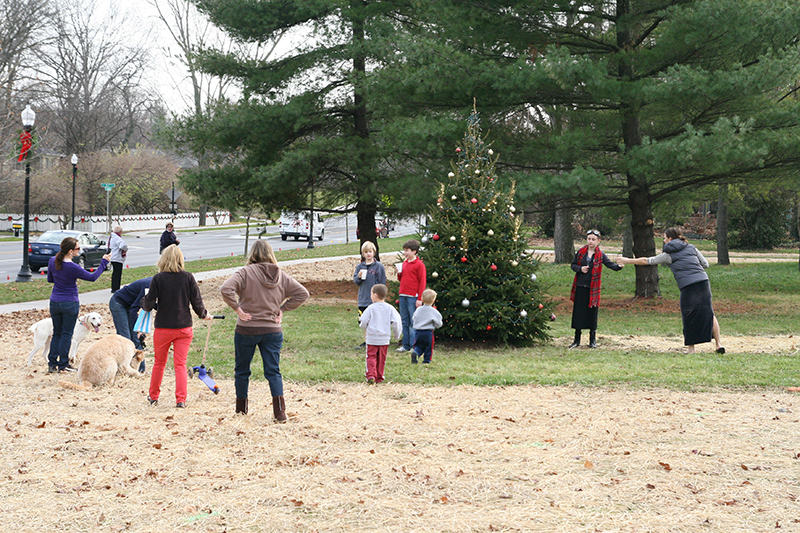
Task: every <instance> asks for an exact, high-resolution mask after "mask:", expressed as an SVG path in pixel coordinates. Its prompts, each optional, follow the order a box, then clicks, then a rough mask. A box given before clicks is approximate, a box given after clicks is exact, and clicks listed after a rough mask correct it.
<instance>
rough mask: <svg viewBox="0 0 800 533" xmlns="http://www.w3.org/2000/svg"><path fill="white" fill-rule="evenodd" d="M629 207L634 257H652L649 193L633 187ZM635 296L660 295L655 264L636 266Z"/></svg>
mask: <svg viewBox="0 0 800 533" xmlns="http://www.w3.org/2000/svg"><path fill="white" fill-rule="evenodd" d="M628 201H629V205H630V208H631V234H632V235H633V255H634V256H635V257H652V256H654V255H656V244H655V239H654V236H653V214H652V210H651V205H652V202H651V201H650V197H649V194H647V192H646V191H643V190H642V189H635V190H633V191H631V193H630V194H629V195H628ZM635 294H636V296H637V297H639V298H653V297H655V296H660V295H661V291H660V289H659V286H658V266H657V265H652V266H651V265H647V266H642V265H637V266H636V293H635Z"/></svg>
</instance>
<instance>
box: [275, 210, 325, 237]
mask: <svg viewBox="0 0 800 533" xmlns="http://www.w3.org/2000/svg"><path fill="white" fill-rule="evenodd" d="M309 225H310V224H309V213H308V212H307V211H305V212H301V213H295V212H292V211H284V212H282V213H281V219H280V234H281V240H283V241H285V240H286V239H288V238H289V237H292V238H293V239H294V240H296V241H297V240H300V239H301V238H302V239H306V240H309V236H308V232H309V229H310V228H309ZM324 237H325V221H323V220H322V215H321V214H320V213H318V212H315V213H314V238H315V239H317V240H320V241H321V240H322V239H323V238H324Z"/></svg>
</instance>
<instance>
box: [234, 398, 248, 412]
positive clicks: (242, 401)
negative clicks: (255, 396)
mask: <svg viewBox="0 0 800 533" xmlns="http://www.w3.org/2000/svg"><path fill="white" fill-rule="evenodd" d="M236 412H237V413H242V414H243V415H246V414H247V398H236Z"/></svg>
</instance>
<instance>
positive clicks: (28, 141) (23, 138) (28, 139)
mask: <svg viewBox="0 0 800 533" xmlns="http://www.w3.org/2000/svg"><path fill="white" fill-rule="evenodd" d="M19 142H20V144H21V145H22V148H21V149H20V151H19V159H17V161H19V162H20V163H21V162H22V161H25V159H27V157H28V152H30V151H31V148H32V147H33V136H32V135H31V132H30V131H27V130H24V131H23V132H22V133H21V134H20V135H19Z"/></svg>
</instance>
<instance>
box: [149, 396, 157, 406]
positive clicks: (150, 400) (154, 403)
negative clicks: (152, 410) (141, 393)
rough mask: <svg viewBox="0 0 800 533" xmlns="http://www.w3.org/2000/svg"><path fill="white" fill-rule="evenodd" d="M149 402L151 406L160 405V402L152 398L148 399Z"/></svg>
mask: <svg viewBox="0 0 800 533" xmlns="http://www.w3.org/2000/svg"><path fill="white" fill-rule="evenodd" d="M147 401H148V402H150V405H158V400H153V399H152V398H150V396H148V397H147Z"/></svg>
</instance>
